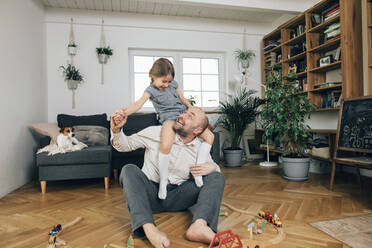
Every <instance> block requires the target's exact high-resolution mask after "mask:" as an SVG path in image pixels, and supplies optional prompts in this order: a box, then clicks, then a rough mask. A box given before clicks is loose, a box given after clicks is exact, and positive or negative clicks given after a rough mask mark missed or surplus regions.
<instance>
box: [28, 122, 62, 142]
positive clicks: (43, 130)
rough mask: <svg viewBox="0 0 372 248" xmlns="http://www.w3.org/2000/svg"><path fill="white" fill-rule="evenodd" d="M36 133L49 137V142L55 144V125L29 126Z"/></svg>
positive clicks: (56, 127) (38, 124)
mask: <svg viewBox="0 0 372 248" xmlns="http://www.w3.org/2000/svg"><path fill="white" fill-rule="evenodd" d="M29 126H30V127H31V128H32V129H33V130H35V131H36V132H37V133H39V134H41V135H44V136H49V137H50V139H51V141H53V142H56V141H57V136H58V134H59V127H58V126H57V123H33V124H30V125H29Z"/></svg>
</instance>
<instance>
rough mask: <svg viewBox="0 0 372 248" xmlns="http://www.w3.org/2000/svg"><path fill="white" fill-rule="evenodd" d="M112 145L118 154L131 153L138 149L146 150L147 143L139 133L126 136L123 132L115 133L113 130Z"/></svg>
mask: <svg viewBox="0 0 372 248" xmlns="http://www.w3.org/2000/svg"><path fill="white" fill-rule="evenodd" d="M110 141H111V144H112V146H113V147H114V148H115V149H116V150H117V151H118V152H130V151H134V150H137V149H138V148H145V147H146V143H145V140H144V138H143V137H141V136H140V135H138V134H137V133H135V134H133V135H131V136H126V135H125V134H124V133H123V132H118V133H114V132H113V131H112V130H111V139H110Z"/></svg>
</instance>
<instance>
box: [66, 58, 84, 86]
mask: <svg viewBox="0 0 372 248" xmlns="http://www.w3.org/2000/svg"><path fill="white" fill-rule="evenodd" d="M60 68H61V69H62V73H63V76H64V77H65V81H66V82H67V87H68V88H69V89H70V90H76V89H77V87H78V85H79V83H81V81H83V76H82V75H81V73H80V71H79V70H78V69H76V67H75V66H73V65H71V64H68V66H67V67H64V66H60Z"/></svg>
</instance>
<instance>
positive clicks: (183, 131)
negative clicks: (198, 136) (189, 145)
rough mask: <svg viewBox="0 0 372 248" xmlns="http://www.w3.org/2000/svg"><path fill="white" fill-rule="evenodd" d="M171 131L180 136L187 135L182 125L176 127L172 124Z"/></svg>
mask: <svg viewBox="0 0 372 248" xmlns="http://www.w3.org/2000/svg"><path fill="white" fill-rule="evenodd" d="M173 131H174V132H175V133H176V134H178V135H179V136H181V137H187V135H188V133H187V131H186V130H185V129H183V127H180V128H176V125H173Z"/></svg>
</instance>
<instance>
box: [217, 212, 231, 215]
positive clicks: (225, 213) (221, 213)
mask: <svg viewBox="0 0 372 248" xmlns="http://www.w3.org/2000/svg"><path fill="white" fill-rule="evenodd" d="M218 215H219V216H228V215H229V213H228V212H223V211H220V213H219V214H218Z"/></svg>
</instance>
